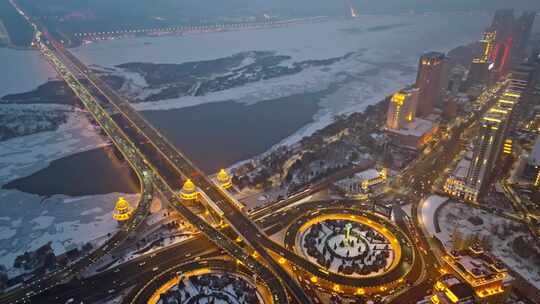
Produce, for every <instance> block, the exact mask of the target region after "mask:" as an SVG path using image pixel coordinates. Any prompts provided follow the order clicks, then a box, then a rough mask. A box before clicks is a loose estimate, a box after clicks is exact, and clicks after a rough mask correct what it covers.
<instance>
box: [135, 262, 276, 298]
mask: <svg viewBox="0 0 540 304" xmlns="http://www.w3.org/2000/svg"><path fill="white" fill-rule="evenodd" d="M130 303H149V304H169V303H185V304H202V303H213V304H266V303H272V292H271V291H270V289H269V288H268V287H267V286H266V284H265V282H263V281H261V280H260V279H259V280H257V279H255V278H254V276H253V274H252V273H251V272H250V271H249V270H248V269H247V268H245V267H244V266H243V265H241V264H238V263H235V262H233V261H231V260H227V259H210V260H202V261H198V262H191V263H186V264H182V265H178V266H175V267H173V268H170V269H167V270H166V271H164V272H162V273H160V274H158V275H157V276H156V277H154V279H153V280H152V281H150V282H149V283H147V284H146V285H145V286H144V287H143V288H142V289H140V290H138V291H137V293H136V295H134V296H133V297H132V300H131V301H130Z"/></svg>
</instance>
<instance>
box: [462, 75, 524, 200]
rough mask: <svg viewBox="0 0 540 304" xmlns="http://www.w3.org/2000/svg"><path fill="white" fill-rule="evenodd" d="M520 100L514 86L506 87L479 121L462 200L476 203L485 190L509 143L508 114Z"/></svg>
mask: <svg viewBox="0 0 540 304" xmlns="http://www.w3.org/2000/svg"><path fill="white" fill-rule="evenodd" d="M520 97H521V94H520V93H519V92H518V87H513V86H512V85H509V86H508V88H507V89H506V90H505V92H504V93H503V94H502V96H501V97H500V98H499V99H498V101H497V104H496V105H495V106H493V107H492V108H491V109H490V110H489V111H488V112H487V113H486V114H485V115H484V116H483V117H482V119H481V120H480V131H479V134H478V136H477V138H476V141H475V144H474V147H475V148H474V151H473V158H472V161H471V165H470V167H469V170H468V172H467V179H466V185H467V187H468V191H467V193H466V194H465V199H467V200H469V201H473V202H478V197H479V195H480V193H481V192H482V191H483V190H484V189H485V187H486V185H487V182H488V181H489V178H490V176H491V172H492V171H493V168H494V167H495V164H496V163H497V160H498V159H499V156H500V155H501V152H503V151H504V152H506V151H507V150H508V144H509V142H508V141H507V138H506V136H507V133H508V129H509V126H510V124H511V120H512V112H513V110H514V107H515V105H516V104H517V102H518V101H519V99H520ZM510 144H511V142H510ZM510 152H511V151H510Z"/></svg>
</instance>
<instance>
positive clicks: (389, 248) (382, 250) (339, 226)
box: [285, 209, 414, 294]
mask: <svg viewBox="0 0 540 304" xmlns="http://www.w3.org/2000/svg"><path fill="white" fill-rule="evenodd" d="M285 245H286V246H287V248H288V249H289V250H292V251H294V252H295V253H296V254H298V255H301V256H303V257H304V258H305V259H307V260H309V261H310V262H311V263H313V264H315V265H317V266H318V267H319V268H320V269H321V270H322V272H323V273H326V275H322V276H321V277H317V278H315V277H309V278H307V279H308V280H309V281H310V282H311V283H312V284H315V285H317V286H319V287H321V288H326V289H328V288H329V287H330V288H331V289H332V291H334V292H335V291H339V292H345V293H356V294H363V293H366V294H375V293H384V292H385V291H388V290H390V289H391V288H393V287H396V286H398V285H399V284H402V283H404V282H405V280H406V279H407V276H408V274H409V272H410V270H411V268H412V265H413V260H414V250H413V247H412V245H411V243H410V241H409V239H408V238H407V237H406V235H405V234H404V232H402V231H401V230H400V229H399V228H398V227H396V226H395V225H394V224H393V223H392V222H391V221H390V220H389V219H386V218H383V217H381V216H378V215H375V214H373V213H371V212H364V211H362V210H357V209H322V210H318V211H316V212H311V213H309V214H305V215H302V216H300V217H299V218H298V219H296V220H295V221H294V222H293V224H291V226H289V227H288V229H287V232H286V236H285ZM306 275H309V274H306ZM319 275H320V274H319Z"/></svg>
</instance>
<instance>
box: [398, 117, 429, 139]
mask: <svg viewBox="0 0 540 304" xmlns="http://www.w3.org/2000/svg"><path fill="white" fill-rule="evenodd" d="M436 127H437V123H434V122H432V121H429V120H426V119H422V118H415V119H414V120H413V121H411V122H408V123H406V124H405V125H404V127H403V128H401V129H399V130H390V129H389V130H388V131H389V132H392V133H396V134H399V135H405V136H415V137H422V136H423V135H424V134H427V133H430V132H431V131H433V129H434V128H436Z"/></svg>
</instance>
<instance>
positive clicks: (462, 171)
mask: <svg viewBox="0 0 540 304" xmlns="http://www.w3.org/2000/svg"><path fill="white" fill-rule="evenodd" d="M470 166H471V160H470V159H467V158H466V157H463V158H462V159H461V160H460V161H459V163H458V164H457V166H456V168H455V169H454V172H453V175H454V177H457V178H465V177H467V172H468V171H469V167H470Z"/></svg>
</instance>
